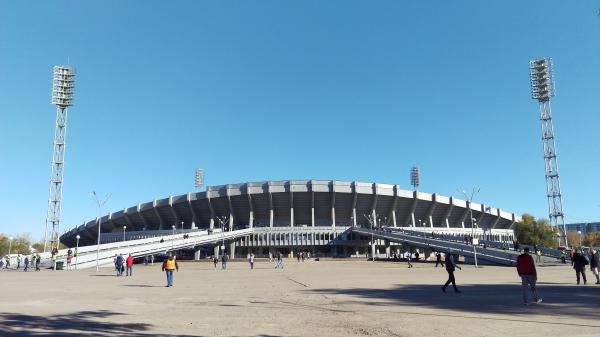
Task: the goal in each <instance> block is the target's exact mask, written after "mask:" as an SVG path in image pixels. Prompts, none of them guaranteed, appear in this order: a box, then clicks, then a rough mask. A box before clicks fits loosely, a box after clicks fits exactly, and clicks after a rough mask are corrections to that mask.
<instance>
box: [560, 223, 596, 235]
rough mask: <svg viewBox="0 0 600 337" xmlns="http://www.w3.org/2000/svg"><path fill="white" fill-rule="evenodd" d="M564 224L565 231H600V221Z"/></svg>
mask: <svg viewBox="0 0 600 337" xmlns="http://www.w3.org/2000/svg"><path fill="white" fill-rule="evenodd" d="M565 226H566V227H567V232H582V233H591V232H600V222H580V223H570V224H566V225H565Z"/></svg>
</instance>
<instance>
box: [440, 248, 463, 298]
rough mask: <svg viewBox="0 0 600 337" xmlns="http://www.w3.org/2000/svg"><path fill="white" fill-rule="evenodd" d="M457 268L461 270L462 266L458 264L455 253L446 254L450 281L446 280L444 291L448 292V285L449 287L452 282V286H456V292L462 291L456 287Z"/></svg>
mask: <svg viewBox="0 0 600 337" xmlns="http://www.w3.org/2000/svg"><path fill="white" fill-rule="evenodd" d="M456 268H458V269H459V270H462V268H460V266H458V265H456V262H455V260H454V255H453V254H450V253H448V254H446V272H448V281H446V283H445V284H444V286H443V287H442V291H443V292H446V287H448V285H449V284H450V283H452V286H453V287H454V292H455V293H460V290H458V288H456V279H455V278H454V270H455V269H456Z"/></svg>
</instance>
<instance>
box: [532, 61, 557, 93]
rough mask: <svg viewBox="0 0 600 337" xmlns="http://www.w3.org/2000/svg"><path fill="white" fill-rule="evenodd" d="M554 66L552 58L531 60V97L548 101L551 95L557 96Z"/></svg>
mask: <svg viewBox="0 0 600 337" xmlns="http://www.w3.org/2000/svg"><path fill="white" fill-rule="evenodd" d="M552 66H553V65H552V59H551V58H544V59H537V60H532V61H529V79H530V83H531V98H533V99H536V100H538V101H539V102H548V101H549V100H550V98H551V97H554V96H556V89H555V85H554V74H553V71H552Z"/></svg>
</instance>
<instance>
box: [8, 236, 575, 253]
mask: <svg viewBox="0 0 600 337" xmlns="http://www.w3.org/2000/svg"><path fill="white" fill-rule="evenodd" d="M577 234H579V247H581V246H582V241H583V239H582V237H581V236H582V235H581V231H577ZM9 251H10V250H9ZM9 254H10V253H9Z"/></svg>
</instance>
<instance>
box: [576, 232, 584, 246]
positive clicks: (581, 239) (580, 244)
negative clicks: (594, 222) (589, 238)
mask: <svg viewBox="0 0 600 337" xmlns="http://www.w3.org/2000/svg"><path fill="white" fill-rule="evenodd" d="M577 234H579V247H581V246H582V245H583V238H582V235H581V231H577Z"/></svg>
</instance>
